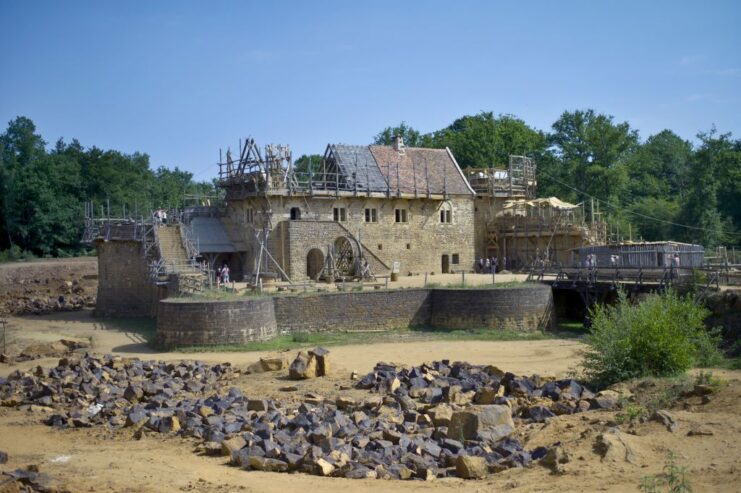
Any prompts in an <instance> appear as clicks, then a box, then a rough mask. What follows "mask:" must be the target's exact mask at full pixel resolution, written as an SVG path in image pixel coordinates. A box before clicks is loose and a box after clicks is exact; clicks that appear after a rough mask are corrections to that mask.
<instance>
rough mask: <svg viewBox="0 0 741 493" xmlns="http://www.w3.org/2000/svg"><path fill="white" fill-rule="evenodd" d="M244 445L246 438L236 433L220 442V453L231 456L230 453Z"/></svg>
mask: <svg viewBox="0 0 741 493" xmlns="http://www.w3.org/2000/svg"><path fill="white" fill-rule="evenodd" d="M246 446H247V440H245V439H244V437H242V436H241V435H237V436H235V437H232V438H229V439H228V440H224V441H223V442H221V455H225V456H227V457H231V456H232V454H234V453H235V452H238V451H239V450H242V449H243V448H244V447H246Z"/></svg>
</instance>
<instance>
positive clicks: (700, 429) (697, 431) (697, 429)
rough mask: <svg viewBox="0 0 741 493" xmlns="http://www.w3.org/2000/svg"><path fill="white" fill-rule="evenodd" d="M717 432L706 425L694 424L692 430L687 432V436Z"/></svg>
mask: <svg viewBox="0 0 741 493" xmlns="http://www.w3.org/2000/svg"><path fill="white" fill-rule="evenodd" d="M714 434H715V433H713V430H711V429H710V428H706V427H704V426H697V425H696V426H694V427H692V429H691V430H690V431H688V432H687V436H690V437H697V436H712V435H714Z"/></svg>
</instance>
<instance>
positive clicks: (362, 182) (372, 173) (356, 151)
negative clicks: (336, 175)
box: [330, 144, 388, 192]
mask: <svg viewBox="0 0 741 493" xmlns="http://www.w3.org/2000/svg"><path fill="white" fill-rule="evenodd" d="M330 149H331V151H332V154H333V155H334V157H335V159H336V162H337V167H338V168H339V172H340V174H341V175H342V176H343V177H344V183H345V186H346V187H347V189H351V190H352V189H355V187H356V185H357V190H359V191H363V192H366V191H371V192H385V191H386V189H387V188H388V187H387V184H386V179H385V178H384V177H383V175H381V171H380V170H379V169H378V165H377V164H376V161H375V159H373V155H372V154H371V153H370V150H369V149H368V147H367V146H351V145H344V144H340V145H330Z"/></svg>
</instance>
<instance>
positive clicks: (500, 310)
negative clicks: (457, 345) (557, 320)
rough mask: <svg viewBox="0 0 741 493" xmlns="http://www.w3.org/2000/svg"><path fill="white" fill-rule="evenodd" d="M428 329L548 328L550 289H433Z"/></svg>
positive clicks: (526, 329) (530, 287)
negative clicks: (429, 326) (430, 327)
mask: <svg viewBox="0 0 741 493" xmlns="http://www.w3.org/2000/svg"><path fill="white" fill-rule="evenodd" d="M431 297H432V300H431V306H432V313H431V316H430V325H431V326H432V327H434V328H449V329H474V328H490V329H511V330H520V331H529V330H536V329H546V328H549V327H550V321H551V311H552V308H553V294H552V292H551V288H550V286H546V285H537V284H534V285H529V286H527V287H516V288H497V289H475V290H474V289H434V290H432V294H431Z"/></svg>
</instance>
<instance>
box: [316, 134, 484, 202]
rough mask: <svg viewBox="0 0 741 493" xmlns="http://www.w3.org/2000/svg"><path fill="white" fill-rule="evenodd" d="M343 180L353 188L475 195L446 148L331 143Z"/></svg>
mask: <svg viewBox="0 0 741 493" xmlns="http://www.w3.org/2000/svg"><path fill="white" fill-rule="evenodd" d="M326 156H327V157H334V160H335V162H336V165H337V171H338V173H339V174H340V176H341V180H342V181H343V183H344V184H346V186H347V187H348V188H350V189H353V188H355V189H357V190H358V191H370V192H386V191H390V192H391V193H396V192H401V193H418V194H420V195H424V194H426V193H431V194H436V195H438V194H444V193H448V194H450V195H473V194H474V192H473V190H472V189H471V188H470V186H469V185H468V182H467V181H466V179H465V177H464V176H463V173H462V172H461V170H460V168H459V167H458V163H456V162H455V158H454V157H453V155H452V153H451V152H450V151H449V150H448V149H447V148H446V149H428V148H421V147H405V148H404V150H403V152H399V151H397V150H396V149H395V148H394V147H393V146H380V145H372V146H351V145H343V144H340V145H329V146H328V149H327V154H326Z"/></svg>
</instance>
